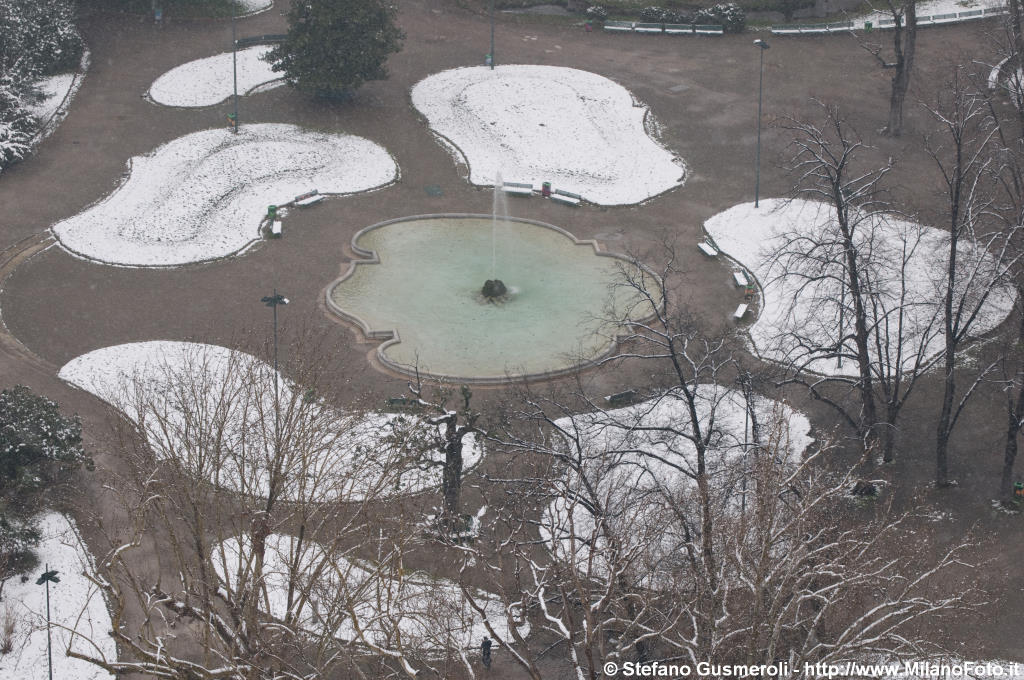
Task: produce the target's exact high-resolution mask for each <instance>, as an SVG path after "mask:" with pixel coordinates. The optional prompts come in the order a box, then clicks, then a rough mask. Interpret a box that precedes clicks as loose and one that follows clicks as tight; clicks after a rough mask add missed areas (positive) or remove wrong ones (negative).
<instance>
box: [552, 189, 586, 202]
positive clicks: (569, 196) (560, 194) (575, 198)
mask: <svg viewBox="0 0 1024 680" xmlns="http://www.w3.org/2000/svg"><path fill="white" fill-rule="evenodd" d="M551 200H553V201H558V202H559V203H565V204H566V205H579V204H580V201H582V200H583V197H582V196H580V195H579V194H574V193H572V192H571V191H562V190H561V189H555V190H554V191H553V192H552V193H551Z"/></svg>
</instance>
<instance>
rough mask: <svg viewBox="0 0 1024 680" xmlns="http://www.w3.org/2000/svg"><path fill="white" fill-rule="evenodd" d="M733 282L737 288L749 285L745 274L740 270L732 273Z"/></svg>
mask: <svg viewBox="0 0 1024 680" xmlns="http://www.w3.org/2000/svg"><path fill="white" fill-rule="evenodd" d="M732 278H733V281H735V282H736V285H737V286H740V287H741V288H745V287H747V286H749V285H750V279H749V278H748V277H747V273H746V272H745V271H743V270H742V269H741V270H740V271H735V272H733V273H732Z"/></svg>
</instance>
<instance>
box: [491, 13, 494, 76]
mask: <svg viewBox="0 0 1024 680" xmlns="http://www.w3.org/2000/svg"><path fill="white" fill-rule="evenodd" d="M490 54H491V70H492V71H493V70H494V0H491V52H490Z"/></svg>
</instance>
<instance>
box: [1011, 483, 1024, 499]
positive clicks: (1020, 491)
mask: <svg viewBox="0 0 1024 680" xmlns="http://www.w3.org/2000/svg"><path fill="white" fill-rule="evenodd" d="M1013 495H1014V496H1024V482H1015V483H1014V485H1013Z"/></svg>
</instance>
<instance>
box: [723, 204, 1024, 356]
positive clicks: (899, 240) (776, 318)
mask: <svg viewBox="0 0 1024 680" xmlns="http://www.w3.org/2000/svg"><path fill="white" fill-rule="evenodd" d="M833 225H834V223H833V221H832V212H831V209H830V208H829V206H827V205H825V204H823V203H815V202H812V201H804V200H794V201H783V200H781V199H767V200H762V201H761V207H760V208H759V209H755V208H754V205H753V204H752V203H743V204H740V205H737V206H734V207H732V208H730V209H728V210H726V211H725V212H722V213H719V214H717V215H715V216H713V217H711V218H710V219H709V220H708V221H707V222H705V223H704V228H705V229H706V230H707V232H708V234H710V235H711V237H712V238H713V239H714V241H715V243H716V244H717V245H718V247H719V248H720V249H721V250H722V252H724V253H726V254H727V255H729V256H730V257H732V258H734V259H735V260H737V261H738V262H739V263H740V264H741V265H743V266H744V267H745V268H746V269H747V270H748V271H749V272H751V273H753V275H754V276H755V277H756V278H757V280H758V282H759V283H760V285H761V286H762V292H763V298H762V306H761V310H760V313H759V315H758V318H757V321H756V322H755V323H754V324H753V325H752V326H751V327H750V328H749V332H750V338H751V340H752V341H753V343H754V346H755V347H756V349H757V351H758V352H759V353H760V355H761V356H762V357H764V358H766V359H770V360H773V361H777V362H782V363H789V362H793V364H794V365H796V366H799V367H802V368H803V369H806V370H810V371H813V372H816V373H821V374H831V375H856V373H857V365H856V362H855V361H853V360H851V359H849V358H844V360H843V362H842V365H841V366H839V365H838V361H837V359H836V358H823V355H824V354H825V352H824V351H821V350H818V349H816V348H822V347H828V346H829V345H830V344H831V345H834V344H835V343H836V341H837V338H838V337H839V335H838V329H839V322H838V319H839V316H840V315H839V310H840V302H841V299H842V298H841V295H840V289H841V288H840V286H839V285H838V282H837V280H836V278H835V277H842V276H843V270H842V266H841V265H838V264H837V265H833V266H831V267H827V268H826V271H827V274H828V276H826V277H821V272H820V271H813V272H812V271H803V272H801V271H799V267H797V266H795V265H794V264H793V260H787V258H786V257H781V258H780V256H779V252H778V251H779V249H780V248H781V244H782V243H784V242H785V241H786V240H787V239H792V238H803V239H806V240H805V241H803V242H801V243H800V244H799V245H798V246H797V250H799V251H800V252H810V250H809V249H810V248H811V247H812V244H813V243H820V242H823V241H827V240H828V239H829V235H830V234H834V233H835V231H836V228H835V227H834V226H833ZM857 234H858V235H859V237H860V238H861V240H862V243H861V250H862V251H865V250H866V249H867V244H868V243H869V241H868V234H870V235H871V239H872V240H873V241H872V242H873V248H874V253H875V255H874V259H875V261H876V265H875V266H874V267H873V268H872V270H871V274H872V277H873V281H872V286H873V287H874V289H875V290H878V291H880V292H881V293H882V296H881V299H882V301H883V302H884V307H883V308H881V312H882V313H880V314H879V319H878V323H879V327H882V326H881V322H882V321H883V320H884V319H886V318H887V319H888V323H889V326H888V327H889V328H890V329H894V328H895V324H896V321H897V320H898V319H897V317H896V316H895V313H894V312H895V310H897V309H898V308H899V306H900V304H899V299H900V294H901V293H900V286H899V282H900V279H901V277H900V276H899V272H900V271H901V269H902V268H903V266H904V265H903V263H904V259H905V260H906V265H905V267H906V276H905V277H904V278H905V280H906V282H907V289H906V291H905V297H904V301H905V302H904V304H903V309H904V310H905V312H906V317H905V319H906V320H905V323H904V327H905V329H906V330H905V332H904V334H903V335H904V337H903V342H902V345H903V347H902V348H903V355H902V358H903V361H904V362H906V361H912V359H913V357H914V356H915V355H916V354H917V351H916V349H915V348H916V347H921V352H920V355H921V356H922V357H932V356H935V355H936V354H937V353H938V352H939V351H940V350H941V349H942V348H943V340H942V338H941V336H940V335H939V332H940V330H941V324H940V323H939V322H938V316H937V315H938V314H940V313H941V309H940V303H941V296H942V294H943V293H942V291H943V290H944V288H943V277H944V274H945V254H946V249H948V240H947V236H946V232H944V231H942V230H939V229H934V228H932V227H925V226H921V225H918V224H914V223H911V222H907V221H904V220H898V219H895V218H886V219H875V220H870V221H869V222H868V223H865V224H862V225H860V227H858V230H857ZM832 247H833V250H834V247H835V244H833V246H832ZM904 249H906V251H907V253H908V256H907V257H906V258H904V257H903V255H902V253H903V252H904ZM824 252H825V251H824V250H820V251H819V253H818V254H819V255H820V254H821V253H824ZM978 255H979V254H977V253H973V252H970V251H969V250H968V249H966V248H965V249H963V250H961V260H962V264H963V265H964V266H968V265H969V263H972V262H979V260H978ZM982 257H983V258H984V259H982V260H980V262H981V267H980V268H981V270H984V269H985V268H986V265H989V268H991V267H990V266H991V263H992V260H991V258H988V257H987V256H982ZM1014 300H1015V294H1014V292H1013V291H1012V289H1010V288H1008V287H1000V288H998V289H997V290H996V291H995V293H994V294H993V295H992V296H991V297H990V298H989V299H988V301H987V302H986V303H985V305H984V307H983V308H982V313H981V314H980V316H979V318H978V320H977V321H976V322H975V326H974V331H973V335H975V336H979V335H982V334H984V333H986V332H988V331H990V330H992V329H993V328H995V327H996V326H997V325H999V324H1000V323H1001V322H1002V321H1003V320H1004V319H1005V318H1006V317H1007V315H1008V314H1009V313H1010V312H1011V311H1012V308H1013V304H1014ZM845 302H846V304H845V305H844V306H846V307H848V306H849V301H848V300H846V301H845ZM843 316H844V322H843V328H844V331H845V333H847V334H849V333H850V332H851V329H852V316H853V315H852V313H848V312H845V313H844V315H843ZM891 332H892V337H893V340H895V332H894V331H891ZM848 343H849V341H848ZM851 347H852V346H851ZM897 347H898V344H897V343H895V342H893V343H892V348H891V357H890V358H891V360H892V361H893V362H895V360H896V349H897ZM847 351H852V349H851V348H850V347H848V348H847ZM907 367H909V364H907Z"/></svg>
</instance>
